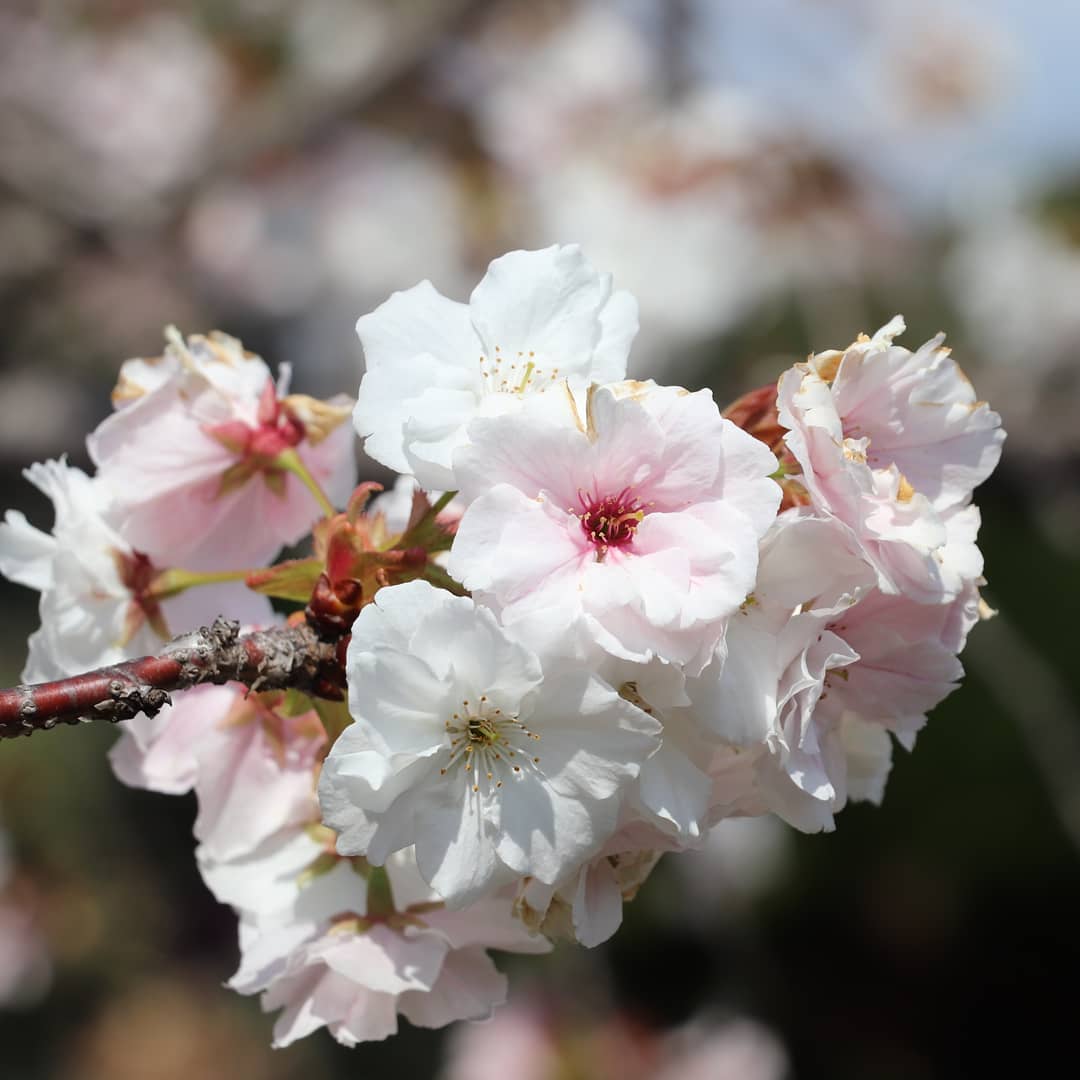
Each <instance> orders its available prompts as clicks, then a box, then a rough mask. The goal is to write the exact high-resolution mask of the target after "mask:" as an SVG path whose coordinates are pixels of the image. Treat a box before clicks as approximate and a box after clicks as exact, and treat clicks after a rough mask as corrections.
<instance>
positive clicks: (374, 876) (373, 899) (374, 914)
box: [367, 866, 397, 919]
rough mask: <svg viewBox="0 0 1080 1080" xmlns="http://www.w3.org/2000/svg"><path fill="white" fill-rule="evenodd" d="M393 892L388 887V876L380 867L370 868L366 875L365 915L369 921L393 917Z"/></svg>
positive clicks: (394, 909)
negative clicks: (388, 916)
mask: <svg viewBox="0 0 1080 1080" xmlns="http://www.w3.org/2000/svg"><path fill="white" fill-rule="evenodd" d="M396 910H397V909H396V908H395V907H394V890H393V889H391V887H390V875H389V874H387V872H386V870H385V868H384V867H382V866H372V867H371V868H370V869H369V870H368V873H367V915H368V918H369V919H377V918H380V917H382V918H385V917H386V916H387V915H393V914H394V912H395V911H396Z"/></svg>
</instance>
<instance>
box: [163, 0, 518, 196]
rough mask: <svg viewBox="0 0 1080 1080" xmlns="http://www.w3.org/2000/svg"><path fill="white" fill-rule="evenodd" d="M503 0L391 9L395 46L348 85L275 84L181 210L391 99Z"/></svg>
mask: <svg viewBox="0 0 1080 1080" xmlns="http://www.w3.org/2000/svg"><path fill="white" fill-rule="evenodd" d="M496 2H498V0H430V2H428V3H422V4H420V3H411V4H396V5H394V10H395V17H396V18H397V19H398V20H399V22H398V24H397V26H396V29H395V35H394V42H393V45H392V47H390V48H388V49H387V50H385V51H384V52H383V54H382V55H381V56H380V57H379V59H378V60H377V61H376V62H375V63H374V64H372V65H370V66H367V67H364V68H363V69H362V70H361V71H360V72H358V73H357V76H356V78H355V79H354V80H352V81H351V82H347V83H345V84H344V85H342V86H337V87H334V88H333V89H329V90H328V89H326V88H323V87H316V88H313V87H312V86H310V85H309V84H307V83H303V82H300V81H299V80H292V81H288V80H286V81H284V82H282V83H279V84H276V85H275V86H274V88H273V89H272V90H271V91H270V92H269V93H267V94H264V95H262V96H261V97H260V98H258V99H257V100H256V101H254V102H253V103H252V104H251V105H250V106H248V107H247V108H246V109H241V110H240V111H239V113H238V114H237V115H236V116H235V117H234V118H233V119H232V120H231V121H230V122H229V123H228V124H227V125H226V126H225V127H224V128H223V130H222V132H221V133H220V135H219V138H218V141H217V145H216V147H213V148H211V150H210V153H209V162H208V164H207V167H206V168H205V169H203V170H202V172H201V173H200V174H199V175H198V176H196V177H194V178H193V179H192V180H191V181H190V182H189V184H188V185H186V187H184V188H181V189H180V191H179V192H178V193H177V194H176V195H175V196H174V198H175V209H176V211H177V212H178V213H179V212H180V211H182V210H183V208H184V207H185V206H187V205H188V203H190V202H191V200H192V199H193V198H194V196H195V194H196V193H197V192H198V191H199V190H200V189H201V188H202V187H203V186H204V185H206V184H207V183H210V182H211V181H213V180H215V179H216V178H218V177H219V176H221V175H223V174H227V173H230V172H234V171H238V170H241V169H242V168H243V167H244V166H245V165H246V164H247V163H248V162H250V161H252V160H255V159H257V158H259V157H261V156H262V155H264V154H267V153H270V152H272V151H274V150H276V149H278V148H280V147H281V146H284V145H287V144H288V143H290V142H291V141H293V140H295V139H296V138H297V136H298V135H300V136H301V137H303V136H307V135H310V134H311V133H312V132H313V131H318V130H320V129H322V128H325V127H326V126H328V125H330V124H333V123H334V122H336V121H337V120H338V119H340V118H341V117H343V116H346V115H348V114H349V113H350V112H353V111H354V110H356V109H359V108H362V107H365V106H368V105H371V104H372V103H374V102H375V101H377V100H378V99H379V98H382V97H384V96H387V95H390V94H392V93H394V92H395V91H396V90H397V89H399V88H400V87H401V86H402V85H403V84H405V83H407V82H408V81H409V80H410V79H412V78H414V77H415V76H416V75H417V73H418V71H419V69H420V68H422V67H423V65H424V64H425V63H426V62H427V61H428V60H429V59H430V57H431V54H432V53H433V51H434V50H435V48H436V46H437V45H438V43H439V42H440V41H441V40H442V39H443V38H445V37H446V36H447V35H449V34H451V33H454V32H456V31H458V30H461V29H463V28H464V27H465V26H466V25H467V24H468V22H470V21H471V20H472V19H474V18H477V17H479V16H480V15H481V13H482V12H483V11H485V10H486V9H487V8H489V7H492V6H493V5H494V4H495V3H496Z"/></svg>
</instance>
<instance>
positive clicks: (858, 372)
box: [778, 316, 1004, 603]
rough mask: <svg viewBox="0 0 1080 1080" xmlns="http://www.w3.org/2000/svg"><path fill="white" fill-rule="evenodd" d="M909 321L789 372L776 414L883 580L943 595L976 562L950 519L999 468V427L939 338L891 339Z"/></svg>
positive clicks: (816, 501)
mask: <svg viewBox="0 0 1080 1080" xmlns="http://www.w3.org/2000/svg"><path fill="white" fill-rule="evenodd" d="M903 329H904V321H903V319H902V318H901V317H899V316H897V317H896V318H895V319H893V320H892V321H891V322H890V323H888V324H887V325H886V326H884V327H882V328H881V329H880V330H879V331H878V332H877V333H876V334H875V335H874V336H873V337H872V338H867V337H866V336H865V335H862V336H861V337H860V338H859V339H858V340H857V341H856V342H855V343H854V344H852V345H851V346H849V347H848V349H847V350H845V351H844V352H839V351H838V350H830V351H828V352H824V353H818V354H815V355H814V356H812V357H811V358H810V360H809V361H808V362H807V363H805V364H797V365H796V366H795V367H794V368H792V369H791V370H790V371H788V372H785V373H784V375H783V376H781V379H780V387H779V396H778V405H779V416H780V423H781V424H782V425H783V426H784V427H786V428H789V429H790V430H789V432H788V434H787V435H786V436H785V442H786V443H787V446H788V449H789V450H790V451H791V453H792V454H793V455H794V457H795V458H796V460H797V461H798V463H799V465H800V466H801V468H802V475H801V480H802V482H803V484H804V485H805V487H806V488H807V490H808V492H809V494H810V497H811V499H812V501H813V505H814V506H815V507H816V508H818V509H820V510H821V511H823V512H826V513H829V514H832V515H835V516H836V517H837V518H839V519H840V520H841V521H843V522H844V523H845V524H846V525H848V526H850V528H851V529H852V530H854V532H855V534H856V535H857V537H858V539H859V541H860V543H861V544H862V546H863V548H864V550H865V551H866V553H867V555H868V557H869V558H870V559H871V560H872V561H873V563H874V565H875V566H876V567H877V569H878V571H879V573H880V575H881V582H882V586H883V587H884V588H886V589H887V590H888V591H890V592H894V593H896V592H905V593H906V594H907V595H909V596H912V597H913V598H914V599H916V600H920V601H922V602H927V603H936V602H938V601H940V600H947V599H951V598H952V597H955V596H957V595H958V594H959V592H960V591H961V589H962V587H963V579H964V577H965V576H966V575H965V574H964V568H965V567H967V566H971V565H972V564H973V561H974V557H973V553H972V552H971V551H970V547H969V546H968V545H964V544H961V545H960V546H959V547H958V546H957V541H956V538H955V535H954V536H950V528H949V525H948V520H947V519H948V515H949V514H950V513H951V514H956V513H958V512H961V511H962V510H963V509H964V508H965V507H966V506H967V504H968V502H969V501H970V498H971V493H972V491H973V489H974V488H975V487H976V486H977V485H978V484H979V483H981V482H982V481H983V480H984V479H985V478H986V477H987V476H989V474H990V473H991V472H992V471H993V468H994V466H995V465H996V464H997V461H998V458H999V457H1000V454H1001V442H1002V440H1003V439H1004V432H1003V431H1002V430H1001V426H1000V425H1001V420H1000V417H999V416H998V415H997V413H994V412H992V411H991V410H990V409H989V407H988V406H987V405H986V403H985V402H980V401H977V400H976V399H975V394H974V391H973V390H972V387H971V384H970V382H968V380H967V379H966V378H965V377H964V375H963V372H961V370H960V369H959V367H958V366H957V365H956V363H955V362H954V361H953V360H952V359H951V358H950V356H949V350H947V349H945V348H943V347H942V340H943V338H942V336H940V335H939V336H938V337H936V338H933V339H932V340H931V341H929V342H927V343H926V344H925V345H923V346H922V348H920V349H919V350H918V351H917V352H915V353H911V352H909V351H908V350H907V349H904V348H902V347H900V346H898V345H894V344H893V338H894V337H895V336H896V335H897V334H899V333H901V332H902V331H903ZM964 531H965V532H966V531H967V530H964ZM970 537H971V539H973V533H971V534H970ZM957 560H959V565H958V564H957ZM980 570H981V566H980V567H979V570H975V576H977V574H978V573H979V571H980Z"/></svg>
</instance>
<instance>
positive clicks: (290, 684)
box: [0, 619, 347, 739]
mask: <svg viewBox="0 0 1080 1080" xmlns="http://www.w3.org/2000/svg"><path fill="white" fill-rule="evenodd" d="M345 641H347V638H335V639H332V640H329V639H327V638H326V637H324V636H322V635H320V634H319V632H318V631H317V630H316V629H315V627H313V626H312V625H311V624H310V623H302V624H300V625H297V626H278V627H273V628H272V629H269V630H258V631H255V632H254V633H250V634H245V635H244V636H243V637H241V636H240V625H239V623H236V622H231V621H229V620H228V619H217V620H215V622H214V625H213V626H210V627H202V628H201V629H199V630H196V631H194V632H192V633H190V634H183V635H182V636H180V637H178V638H176V639H174V640H173V641H171V642H169V644H168V645H166V646H165V648H164V650H163V651H162V652H161V653H160V654H159V655H157V656H142V657H139V658H138V659H137V660H127V661H125V662H124V663H122V664H115V665H113V666H111V667H105V668H99V669H98V670H97V671H91V672H87V673H86V674H85V675H73V676H71V677H70V678H67V679H58V680H57V681H55V682H47V683H38V684H36V685H33V686H16V687H14V688H13V689H10V690H0V739H11V738H15V737H17V736H19V735H32V734H33V733H34V732H35V731H47V730H48V729H49V728H52V727H55V726H56V725H57V724H77V723H81V722H83V721H90V720H110V721H113V722H115V721H117V720H129V719H131V718H132V717H133V716H136V715H138V714H139V713H146V714H147V715H148V716H153V715H155V714H156V713H157V712H159V711H160V710H161V708H162V707H163V706H165V705H168V704H170V698H169V692H170V691H172V690H186V689H188V688H189V687H192V686H198V685H199V684H200V683H219V684H220V683H225V682H239V683H243V684H244V685H245V686H248V687H250V688H251V689H252V690H285V689H297V690H309V691H312V692H314V693H315V694H316V695H317V696H320V697H329V698H332V699H340V698H341V697H342V692H341V688H342V687H343V686H344V670H343V666H342V656H343V647H344V643H345Z"/></svg>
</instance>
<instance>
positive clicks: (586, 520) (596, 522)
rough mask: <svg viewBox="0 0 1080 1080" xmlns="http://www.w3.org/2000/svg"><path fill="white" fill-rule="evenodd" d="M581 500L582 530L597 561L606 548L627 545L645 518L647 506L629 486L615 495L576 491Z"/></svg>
mask: <svg viewBox="0 0 1080 1080" xmlns="http://www.w3.org/2000/svg"><path fill="white" fill-rule="evenodd" d="M578 501H579V502H580V503H581V510H582V513H581V530H582V532H584V533H585V536H586V537H587V539H588V541H589V543H590V544H592V545H593V547H595V548H596V561H597V562H603V560H604V557H605V556H606V555H607V553H608V549H609V548H625V547H629V546H630V544H631V542H632V541H633V539H634V533H636V532H637V527H638V526H639V525H640V524H641V522H642V520H643V519H644V517H645V512H646V506H645V504H644V503H642V502H641V500H640V499H638V498H636V497H635V496H634V495H633V493H632V492H631V491H630V489H629V488H623V489H622V491H620V492H619V494H618V495H605V496H603V497H601V496H599V495H587V494H585V492H583V491H579V492H578Z"/></svg>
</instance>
